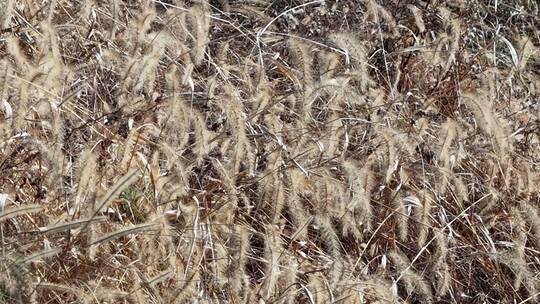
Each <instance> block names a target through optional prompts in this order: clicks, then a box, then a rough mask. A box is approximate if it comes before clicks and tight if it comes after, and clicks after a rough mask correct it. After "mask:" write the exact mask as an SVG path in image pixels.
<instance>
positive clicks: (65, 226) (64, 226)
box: [38, 216, 107, 234]
mask: <svg viewBox="0 0 540 304" xmlns="http://www.w3.org/2000/svg"><path fill="white" fill-rule="evenodd" d="M106 220H107V217H105V216H98V217H94V218H86V219H82V220H76V221H71V222H67V223H60V224H54V225H49V226H46V227H39V228H38V230H39V232H41V233H44V234H50V233H56V232H60V231H64V230H69V229H73V228H77V227H79V226H81V225H84V224H91V223H99V222H104V221H106Z"/></svg>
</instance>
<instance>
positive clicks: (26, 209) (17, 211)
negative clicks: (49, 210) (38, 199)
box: [0, 205, 43, 222]
mask: <svg viewBox="0 0 540 304" xmlns="http://www.w3.org/2000/svg"><path fill="white" fill-rule="evenodd" d="M41 210H43V207H42V206H40V205H26V206H20V207H14V208H8V209H6V210H4V212H2V213H1V214H0V222H2V221H5V220H9V219H10V218H14V217H16V216H19V215H23V214H26V213H36V212H39V211H41Z"/></svg>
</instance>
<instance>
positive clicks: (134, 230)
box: [90, 223, 156, 245]
mask: <svg viewBox="0 0 540 304" xmlns="http://www.w3.org/2000/svg"><path fill="white" fill-rule="evenodd" d="M155 225H156V224H155V223H150V224H148V223H146V224H140V225H136V226H132V227H129V228H126V229H124V230H120V231H115V232H113V233H109V234H106V235H104V236H101V237H99V238H97V239H96V240H94V241H93V242H91V243H90V245H95V244H98V243H103V242H108V241H112V240H115V239H117V238H119V237H123V236H126V235H129V234H133V233H137V232H141V231H145V230H149V229H150V228H152V227H154V226H155Z"/></svg>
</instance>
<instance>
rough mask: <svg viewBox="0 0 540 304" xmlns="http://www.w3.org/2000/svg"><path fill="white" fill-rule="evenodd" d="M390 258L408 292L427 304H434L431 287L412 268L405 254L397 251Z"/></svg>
mask: <svg viewBox="0 0 540 304" xmlns="http://www.w3.org/2000/svg"><path fill="white" fill-rule="evenodd" d="M389 256H390V258H391V259H392V260H393V261H394V264H395V265H396V269H397V271H399V272H400V276H401V278H402V280H403V282H405V286H406V288H407V292H408V293H409V294H412V293H413V292H414V293H416V294H417V295H418V296H420V297H421V298H422V300H423V301H424V302H425V303H433V293H432V291H431V286H430V285H429V284H428V282H426V280H425V279H424V278H423V277H422V276H421V275H420V274H418V273H417V272H415V271H414V270H413V269H412V268H411V267H410V265H411V261H410V260H409V258H407V256H405V254H403V253H401V252H397V251H393V252H391V253H390V254H389Z"/></svg>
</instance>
